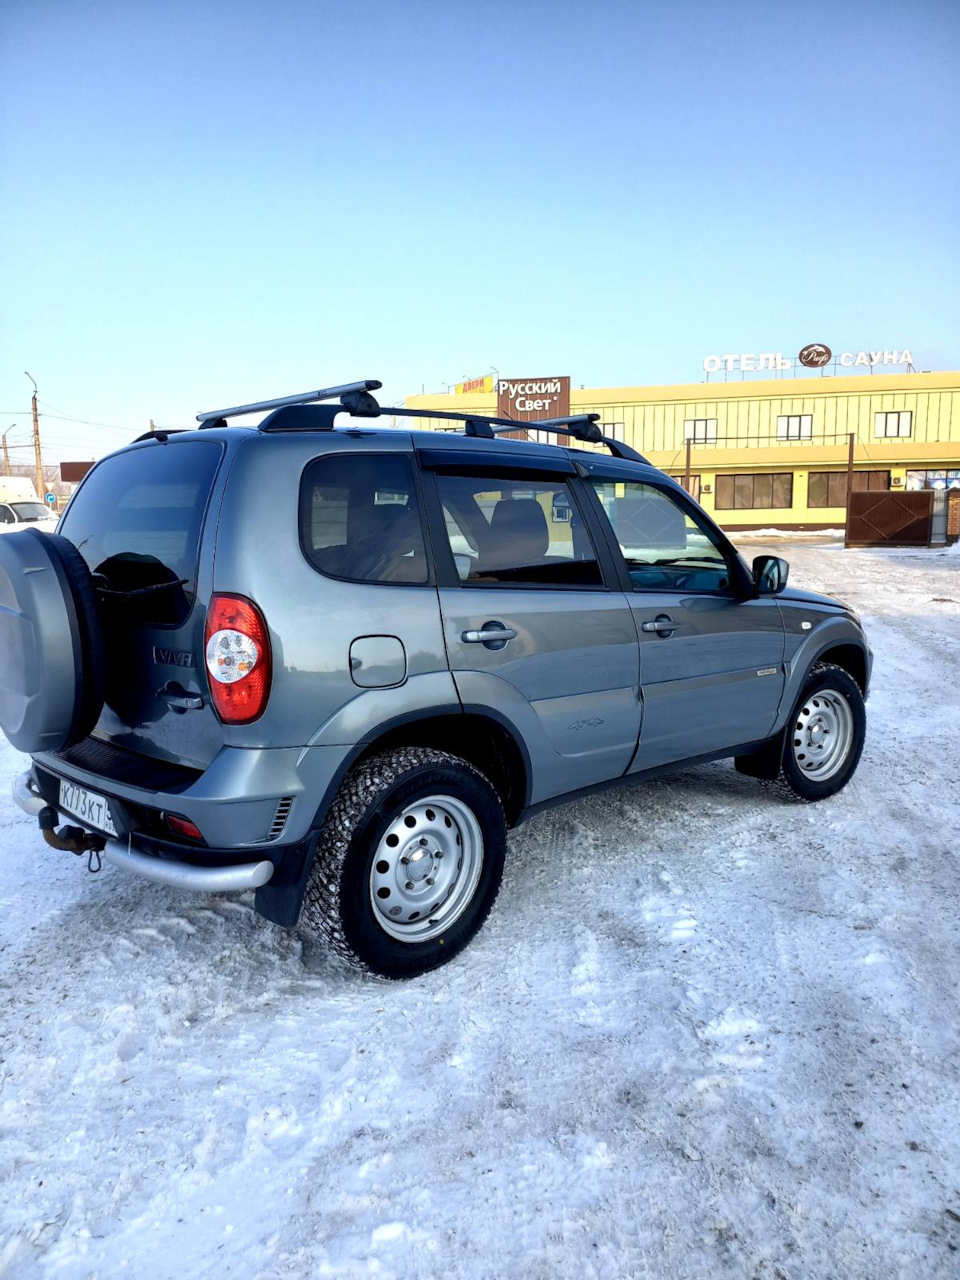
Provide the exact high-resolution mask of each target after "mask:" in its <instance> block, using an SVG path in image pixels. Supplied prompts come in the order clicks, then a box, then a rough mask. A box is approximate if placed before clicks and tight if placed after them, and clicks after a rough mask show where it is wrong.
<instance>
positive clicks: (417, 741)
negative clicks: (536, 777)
mask: <svg viewBox="0 0 960 1280" xmlns="http://www.w3.org/2000/svg"><path fill="white" fill-rule="evenodd" d="M401 746H403V747H433V748H435V749H436V750H438V751H449V752H450V754H451V755H455V756H460V757H461V758H462V759H464V760H467V761H469V763H470V764H472V765H474V766H476V768H478V769H479V770H480V772H481V773H482V774H484V776H485V777H487V778H489V780H490V782H491V783H492V784H493V786H494V788H495V789H496V791H497V793H498V795H499V796H500V800H501V803H502V804H503V809H504V813H505V815H506V819H507V825H508V826H510V827H512V826H514V824H515V823H516V821H517V818H518V817H519V815H520V813H521V812H522V810H523V809H524V808H525V807H526V806H527V805H528V804H529V803H530V785H531V766H530V757H529V754H528V752H527V749H526V745H525V744H524V742H523V738H522V737H521V736H520V734H519V733H518V731H517V729H516V726H515V725H513V724H512V723H511V722H510V721H509V720H507V719H506V718H505V717H504V716H501V715H500V714H499V713H497V712H495V711H492V710H490V709H489V708H475V707H467V708H464V710H463V711H450V712H440V713H438V714H421V715H416V716H410V717H408V716H404V717H400V718H398V720H397V721H396V722H393V723H388V724H387V725H385V726H382V727H381V728H380V730H378V732H377V734H376V735H375V736H371V737H370V738H368V739H367V740H366V741H364V742H363V743H362V744H359V747H358V750H357V752H356V754H355V755H354V756H353V758H352V759H350V760H349V764H348V767H349V768H351V769H352V768H354V767H355V766H356V765H357V764H360V763H361V762H362V761H364V760H366V759H368V758H369V757H370V756H372V755H377V754H379V753H380V752H381V751H388V750H390V749H392V748H394V747H401Z"/></svg>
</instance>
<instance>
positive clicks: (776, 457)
mask: <svg viewBox="0 0 960 1280" xmlns="http://www.w3.org/2000/svg"><path fill="white" fill-rule="evenodd" d="M406 403H407V406H408V407H410V408H418V409H423V410H424V411H425V412H424V420H423V421H422V422H421V423H420V424H418V425H421V426H430V427H435V428H439V429H449V428H450V425H451V424H450V423H444V422H443V421H442V420H441V419H429V417H428V415H429V411H430V409H448V410H449V409H454V410H457V411H461V412H463V411H467V412H470V411H473V412H476V413H484V414H490V415H496V412H497V398H496V393H495V391H494V390H493V388H492V385H490V384H488V383H484V389H483V390H481V391H471V392H467V393H465V394H456V395H454V394H451V395H433V396H411V397H410V398H409V399H408V400H407V401H406ZM570 412H571V413H599V414H600V425H601V426H602V427H603V431H604V434H605V435H608V436H613V437H614V438H615V439H617V440H621V441H623V442H624V443H626V444H628V445H631V446H632V447H633V448H634V449H636V450H637V451H638V452H639V453H642V454H643V455H644V456H645V457H646V458H648V459H649V460H650V462H652V463H653V464H654V465H655V466H657V467H660V468H661V469H662V470H664V471H667V472H669V473H670V474H671V475H673V476H675V477H677V478H678V479H680V480H681V481H682V480H683V476H684V469H685V464H686V442H687V440H689V441H690V477H691V481H690V491H691V492H692V494H693V496H694V497H695V498H697V499H698V500H699V501H700V502H701V503H702V504H703V506H704V507H705V508H706V510H707V511H709V512H710V513H711V514H713V515H714V517H715V518H716V519H717V521H718V522H719V523H720V524H722V525H723V526H724V527H725V528H727V529H759V528H766V527H774V526H775V527H777V528H780V529H784V528H788V529H789V528H794V529H796V528H807V529H818V528H820V529H828V528H836V527H840V526H842V525H843V523H844V521H845V519H846V474H847V457H848V449H849V441H850V436H851V434H852V435H853V437H854V487H855V488H863V489H893V490H895V491H896V490H900V491H901V492H902V491H903V490H904V489H921V488H944V487H960V373H900V374H868V375H864V376H858V377H801V378H793V379H790V380H779V379H778V380H774V381H756V382H752V381H744V382H728V383H709V382H708V383H698V384H696V385H693V386H677V387H605V388H583V389H580V390H577V389H576V388H574V389H573V390H572V391H571V393H570ZM530 434H531V435H533V436H535V435H536V432H535V430H532V429H531V432H530ZM550 439H551V441H553V442H554V443H555V442H556V441H557V439H558V437H557V436H551V437H550Z"/></svg>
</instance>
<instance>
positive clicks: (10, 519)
mask: <svg viewBox="0 0 960 1280" xmlns="http://www.w3.org/2000/svg"><path fill="white" fill-rule="evenodd" d="M16 520H17V517H16V516H15V515H14V514H13V512H12V511H11V510H10V508H9V507H8V506H6V505H2V506H0V524H15V523H16Z"/></svg>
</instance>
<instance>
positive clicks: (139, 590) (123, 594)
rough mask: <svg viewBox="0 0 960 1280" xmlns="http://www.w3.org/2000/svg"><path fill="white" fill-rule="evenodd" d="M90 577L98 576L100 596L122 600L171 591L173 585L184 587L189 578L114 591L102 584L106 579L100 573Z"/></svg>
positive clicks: (97, 585)
mask: <svg viewBox="0 0 960 1280" xmlns="http://www.w3.org/2000/svg"><path fill="white" fill-rule="evenodd" d="M92 577H93V578H94V579H97V578H100V580H101V581H100V582H95V585H96V588H97V590H98V591H99V592H100V594H101V595H102V596H117V597H119V598H120V599H122V600H133V599H135V598H136V597H137V596H145V595H149V594H150V593H152V592H154V591H172V590H173V589H174V588H175V587H185V586H186V585H187V583H188V582H189V581H190V579H189V578H173V579H172V580H171V581H170V582H155V583H154V584H153V586H151V587H132V588H131V589H130V590H129V591H116V590H115V589H114V588H113V587H106V586H103V585H102V583H103V582H105V581H106V579H104V578H103V575H102V574H99V573H95V574H93V575H92Z"/></svg>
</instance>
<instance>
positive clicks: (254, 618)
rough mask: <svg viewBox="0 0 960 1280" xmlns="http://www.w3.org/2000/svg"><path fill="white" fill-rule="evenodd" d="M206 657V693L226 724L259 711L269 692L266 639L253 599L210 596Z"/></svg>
mask: <svg viewBox="0 0 960 1280" xmlns="http://www.w3.org/2000/svg"><path fill="white" fill-rule="evenodd" d="M204 657H205V659H206V665H207V674H208V676H209V677H210V696H211V697H212V698H213V705H214V707H215V708H216V711H217V715H218V716H219V717H220V719H221V720H222V721H223V723H224V724H249V723H250V721H251V720H256V718H257V716H259V715H262V714H263V709H264V707H266V705H267V698H268V697H269V695H270V637H269V635H268V634H267V624H266V623H265V622H264V620H263V614H262V613H261V612H260V610H259V609H258V608H257V606H256V605H255V604H253V602H252V601H250V600H245V599H244V598H243V596H223V595H215V596H214V597H213V598H212V599H211V601H210V608H209V609H208V610H207V626H206V632H205V635H204Z"/></svg>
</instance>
